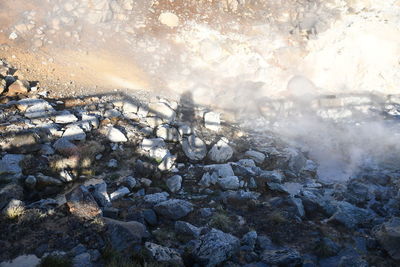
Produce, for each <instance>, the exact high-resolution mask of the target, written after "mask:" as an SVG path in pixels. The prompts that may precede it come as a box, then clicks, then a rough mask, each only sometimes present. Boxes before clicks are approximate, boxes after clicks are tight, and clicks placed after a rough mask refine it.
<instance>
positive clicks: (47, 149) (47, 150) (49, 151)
mask: <svg viewBox="0 0 400 267" xmlns="http://www.w3.org/2000/svg"><path fill="white" fill-rule="evenodd" d="M54 153H55V151H54V149H53V148H52V147H51V146H50V145H48V144H44V145H42V146H41V148H40V154H42V155H44V156H50V155H54Z"/></svg>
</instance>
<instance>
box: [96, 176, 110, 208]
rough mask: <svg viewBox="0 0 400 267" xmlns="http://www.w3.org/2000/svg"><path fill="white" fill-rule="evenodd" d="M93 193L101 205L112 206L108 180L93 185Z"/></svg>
mask: <svg viewBox="0 0 400 267" xmlns="http://www.w3.org/2000/svg"><path fill="white" fill-rule="evenodd" d="M92 195H93V197H94V199H95V200H96V202H97V203H98V204H99V205H100V206H101V207H110V206H111V199H110V196H109V195H108V193H107V184H106V182H104V181H103V182H102V183H98V184H95V185H94V186H93V192H92Z"/></svg>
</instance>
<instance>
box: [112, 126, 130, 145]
mask: <svg viewBox="0 0 400 267" xmlns="http://www.w3.org/2000/svg"><path fill="white" fill-rule="evenodd" d="M107 138H108V140H110V142H113V143H122V142H126V141H128V139H127V138H126V136H125V135H124V134H123V133H122V132H121V131H120V130H118V129H117V128H115V127H109V128H108V132H107Z"/></svg>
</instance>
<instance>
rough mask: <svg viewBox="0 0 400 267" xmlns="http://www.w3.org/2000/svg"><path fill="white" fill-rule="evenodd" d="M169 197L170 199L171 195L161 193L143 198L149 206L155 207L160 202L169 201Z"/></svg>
mask: <svg viewBox="0 0 400 267" xmlns="http://www.w3.org/2000/svg"><path fill="white" fill-rule="evenodd" d="M168 197H169V194H168V193H167V192H161V193H154V194H149V195H145V196H144V197H143V200H144V201H145V202H146V203H148V204H153V205H155V204H158V203H160V202H163V201H166V200H167V199H168Z"/></svg>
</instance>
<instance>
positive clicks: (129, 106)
mask: <svg viewBox="0 0 400 267" xmlns="http://www.w3.org/2000/svg"><path fill="white" fill-rule="evenodd" d="M138 109H139V107H138V105H137V104H136V103H133V102H131V101H125V102H124V105H123V107H122V110H123V111H122V114H123V115H124V116H125V117H126V118H128V119H134V118H136V113H137V112H138Z"/></svg>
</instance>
